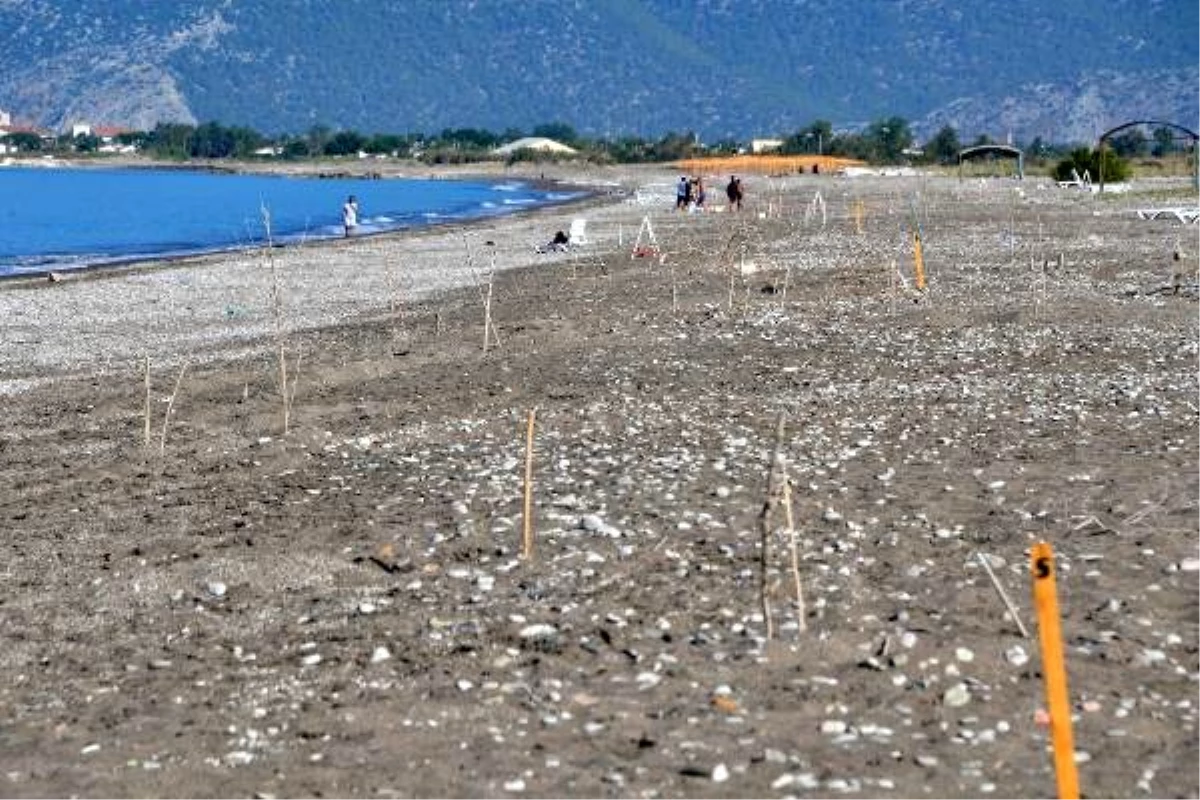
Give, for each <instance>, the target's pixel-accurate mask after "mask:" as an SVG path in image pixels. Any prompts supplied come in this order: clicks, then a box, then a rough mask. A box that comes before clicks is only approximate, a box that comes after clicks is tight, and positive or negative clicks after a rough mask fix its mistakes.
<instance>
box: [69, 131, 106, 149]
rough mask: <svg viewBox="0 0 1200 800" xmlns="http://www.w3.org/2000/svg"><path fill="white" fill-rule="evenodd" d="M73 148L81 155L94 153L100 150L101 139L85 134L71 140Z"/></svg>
mask: <svg viewBox="0 0 1200 800" xmlns="http://www.w3.org/2000/svg"><path fill="white" fill-rule="evenodd" d="M71 146H72V147H73V148H74V149H75V150H76V151H77V152H80V153H94V152H96V151H97V150H99V149H100V137H98V136H92V135H91V134H84V135H81V136H76V137H75V138H74V139H72V140H71Z"/></svg>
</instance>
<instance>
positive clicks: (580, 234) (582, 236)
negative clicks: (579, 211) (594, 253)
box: [567, 218, 592, 247]
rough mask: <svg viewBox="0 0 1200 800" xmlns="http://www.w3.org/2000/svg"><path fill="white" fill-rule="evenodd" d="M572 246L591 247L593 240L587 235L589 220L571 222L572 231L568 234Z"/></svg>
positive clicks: (580, 219)
mask: <svg viewBox="0 0 1200 800" xmlns="http://www.w3.org/2000/svg"><path fill="white" fill-rule="evenodd" d="M567 237H568V238H569V240H570V242H571V246H572V247H575V246H582V245H589V244H591V243H592V240H591V239H589V238H588V235H587V220H586V219H582V218H577V219H573V220H571V230H570V231H569V232H568V233H567Z"/></svg>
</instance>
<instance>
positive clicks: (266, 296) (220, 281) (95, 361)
mask: <svg viewBox="0 0 1200 800" xmlns="http://www.w3.org/2000/svg"><path fill="white" fill-rule="evenodd" d="M547 172H548V170H547ZM602 175H603V177H602V180H601V182H600V183H596V182H594V181H595V178H596V173H594V172H593V173H589V174H578V173H575V174H566V175H553V174H551V175H549V176H547V175H545V174H542V175H538V176H536V179H540V180H545V181H547V183H548V184H550V185H554V186H556V187H559V188H561V187H565V186H568V185H569V186H571V187H573V188H575V189H578V190H580V191H584V192H587V194H586V195H584V196H582V197H578V198H574V199H570V200H564V201H562V202H558V203H550V204H546V205H543V206H540V207H538V208H529V209H518V210H515V211H513V212H511V213H509V214H504V215H499V216H490V217H484V218H479V219H474V220H469V221H462V220H455V221H446V222H439V223H435V224H431V225H428V226H421V227H419V228H408V229H403V230H397V231H387V232H381V233H378V234H370V235H366V236H359V237H354V238H352V239H344V238H330V239H322V240H312V241H307V242H303V243H297V244H287V245H281V246H274V247H253V248H237V249H233V250H227V251H220V252H214V253H205V254H189V255H181V256H179V257H178V258H170V259H146V260H136V261H133V262H129V263H125V264H121V265H106V266H103V267H96V268H87V269H77V270H69V271H64V272H62V273H59V274H57V275H55V276H54V277H53V278H51V277H50V275H51V273H52V271H47V272H46V273H42V274H40V275H37V276H30V275H20V276H11V277H9V278H7V279H5V280H3V281H0V336H2V337H3V339H4V340H5V341H7V342H9V343H10V344H11V345H12V346H10V347H7V348H3V349H0V375H3V376H5V378H4V380H3V381H0V394H8V393H11V392H14V391H22V390H23V389H24V388H26V387H28V386H31V385H38V384H41V383H44V382H45V381H48V380H53V379H54V378H55V377H57V376H63V375H71V374H80V373H86V372H88V371H96V372H98V373H99V374H106V373H108V372H111V371H112V370H116V369H120V370H125V369H128V367H129V365H130V364H132V363H134V362H136V361H140V360H142V359H143V358H145V357H150V358H151V359H152V360H153V361H154V362H155V363H165V364H179V363H184V362H188V361H193V362H194V361H195V359H197V358H203V359H210V358H214V357H217V356H218V355H219V354H220V352H221V351H222V348H226V347H228V348H232V349H233V350H235V351H237V352H243V353H244V352H249V351H251V350H253V349H254V347H255V345H254V343H255V342H261V341H262V340H263V339H264V338H265V337H268V336H270V335H271V332H272V331H273V330H274V329H275V324H276V323H275V321H274V320H273V319H272V313H273V312H272V311H271V308H272V306H273V304H274V302H275V301H274V300H272V297H273V292H274V291H275V289H274V288H273V286H274V284H275V281H276V280H278V287H279V289H280V291H281V296H280V302H282V304H283V307H284V309H285V312H286V313H285V318H284V319H283V320H282V324H283V325H284V327H285V329H286V330H289V331H299V330H311V329H315V328H320V327H325V326H330V325H339V324H345V323H346V322H348V321H351V320H353V319H359V318H369V317H372V316H378V315H379V314H381V313H386V311H387V309H388V308H389V307H391V306H394V305H395V303H396V302H398V300H397V298H398V297H399V296H400V295H403V296H404V298H405V302H413V301H416V300H420V299H422V298H425V297H429V296H433V295H436V294H439V293H442V292H445V291H447V290H450V289H455V288H462V287H467V286H471V285H476V284H479V283H481V282H483V281H484V280H485V272H486V270H488V269H491V268H493V267H494V268H495V269H496V270H497V271H504V270H508V269H512V268H515V267H521V266H527V265H530V264H538V263H546V264H550V263H555V262H560V261H565V260H568V259H569V258H570V257H571V254H569V253H568V254H562V253H559V254H538V253H536V252H535V247H536V246H537V245H539V244H542V243H544V242H546V241H549V239H550V238H551V237H552V236H553V233H554V231H555V230H556V229H559V228H561V229H563V230H566V229H567V228H568V227H569V225H570V222H571V220H572V219H575V218H585V219H592V220H596V218H597V217H603V218H608V219H616V220H620V219H624V218H625V217H627V216H628V215H627V214H623V213H622V207H623V205H624V203H625V201H627V200H628V199H629V198H628V194H627V192H629V191H631V190H632V189H633V188H635V187H636V186H637V185H638V181H636V180H632V181H631V180H630V179H629V175H628V174H627V173H624V172H622V173H616V172H613V173H608V174H602ZM452 177H454V178H457V177H464V178H465V177H466V176H465V175H461V174H453V176H452ZM497 177H500V176H496V175H493V176H490V177H487V178H485V180H496V179H497ZM503 177H504V178H506V179H520V180H529V179H531V178H533V177H534V176H531V175H529V174H528V173H526V172H516V171H509V172H508V173H507V174H506V175H504V176H503ZM447 179H450V176H447ZM614 187H615V188H618V189H619V193H614V192H613V191H612V190H613V189H614ZM618 224H620V223H619V221H618ZM612 233H614V231H611V230H610V231H609V232H608V235H606V234H605V232H604V231H603V230H598V229H597V227H596V225H593V226H592V228H591V235H592V238H593V241H594V244H593V245H592V246H591V248H592V249H593V250H595V249H599V248H603V247H606V246H609V245H610V244H611V236H612ZM487 241H495V242H496V243H497V246H495V247H491V248H488V251H489V259H490V262H489V263H487V264H484V263H482V262H481V261H480V260H479V259H480V257H481V253H482V250H483V248H484V247H485V245H484V242H487ZM472 259H474V261H473V260H472ZM400 262H403V263H400ZM274 270H277V273H276V277H273V276H272V272H273V271H274Z"/></svg>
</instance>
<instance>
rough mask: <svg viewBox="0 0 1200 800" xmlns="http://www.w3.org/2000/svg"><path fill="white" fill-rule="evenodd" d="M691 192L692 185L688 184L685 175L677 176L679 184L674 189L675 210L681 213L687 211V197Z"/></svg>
mask: <svg viewBox="0 0 1200 800" xmlns="http://www.w3.org/2000/svg"><path fill="white" fill-rule="evenodd" d="M691 192H692V185H691V184H690V183H688V179H687V176H686V175H680V176H679V184H678V185H677V186H676V187H675V210H676V211H683V210H685V209H687V204H688V196H689V195H690V194H691Z"/></svg>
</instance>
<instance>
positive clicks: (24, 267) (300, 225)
mask: <svg viewBox="0 0 1200 800" xmlns="http://www.w3.org/2000/svg"><path fill="white" fill-rule="evenodd" d="M349 195H355V196H356V197H357V199H358V207H359V228H358V234H359V235H362V234H370V233H380V232H384V231H391V230H399V229H402V228H411V227H417V226H422V225H430V224H434V223H438V222H448V221H459V220H469V219H477V218H481V217H488V216H495V215H499V214H505V213H510V212H512V211H515V210H518V209H522V208H529V207H531V206H536V205H544V204H548V203H554V202H561V201H564V200H569V199H571V197H573V196H574V195H572V194H571V193H569V192H561V191H559V192H553V191H543V190H540V189H537V188H534V187H532V186H530V185H528V184H525V183H521V182H516V181H505V182H495V183H484V182H473V181H458V180H417V179H407V178H405V179H400V178H386V179H369V178H312V177H285V176H274V175H244V174H224V173H216V172H204V171H195V170H186V169H124V168H122V169H108V168H64V167H57V168H47V167H36V168H31V167H6V168H0V277H3V276H13V275H21V274H30V273H40V272H46V271H50V270H59V271H61V270H68V269H79V268H84V267H93V266H99V265H105V264H114V263H123V262H128V261H136V260H142V259H154V258H168V257H173V256H180V255H188V254H194V253H203V252H214V251H221V250H230V249H236V248H239V247H245V246H258V245H262V244H264V243H267V242H272V243H275V244H287V243H291V242H298V241H303V240H309V239H327V238H333V237H339V236H342V235H343V231H342V225H341V208H342V203H344V202H345V200H346V198H347V197H348V196H349Z"/></svg>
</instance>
